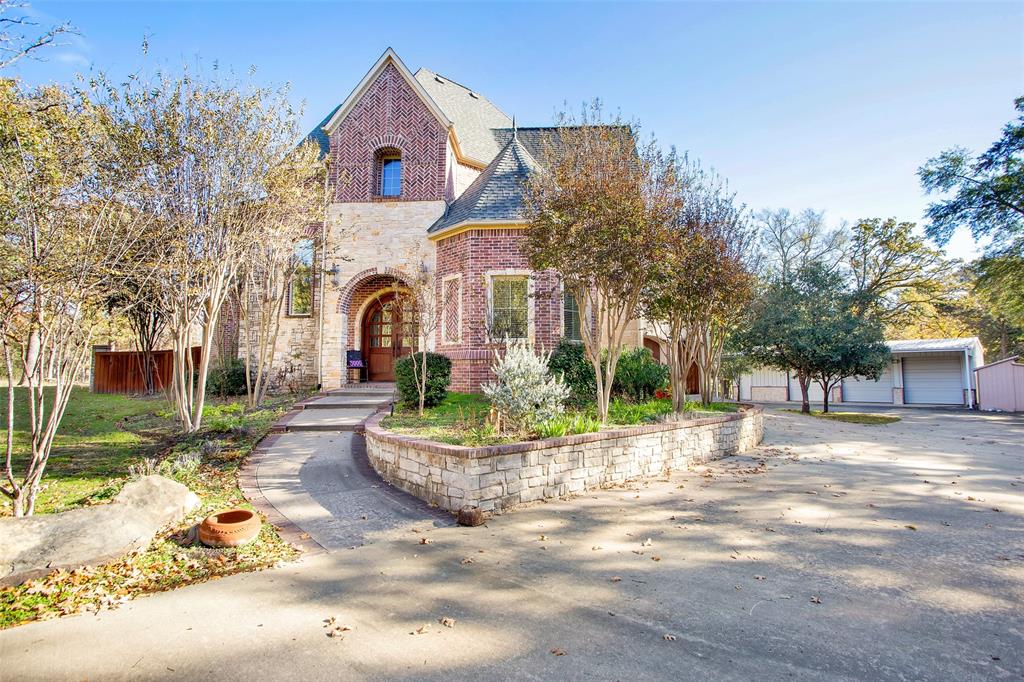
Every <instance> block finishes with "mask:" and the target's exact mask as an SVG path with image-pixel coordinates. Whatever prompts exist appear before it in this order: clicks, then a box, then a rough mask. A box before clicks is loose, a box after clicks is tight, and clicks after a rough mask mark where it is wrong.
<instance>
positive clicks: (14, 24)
mask: <svg viewBox="0 0 1024 682" xmlns="http://www.w3.org/2000/svg"><path fill="white" fill-rule="evenodd" d="M27 10H28V3H27V2H16V1H15V0H0V71H2V70H3V69H6V68H7V67H9V66H13V65H14V64H15V63H17V62H19V61H21V60H22V59H25V58H29V59H31V58H33V57H35V56H37V55H38V54H39V52H40V50H42V49H43V48H45V47H48V46H50V45H56V44H57V41H58V40H60V37H61V36H63V35H69V34H74V33H75V29H74V28H72V27H71V25H70V24H67V23H63V24H59V25H57V26H50V27H48V28H43V29H40V28H39V27H38V26H39V25H38V24H37V23H36V22H35V21H33V20H32V17H31V14H30V13H29V12H28V11H27Z"/></svg>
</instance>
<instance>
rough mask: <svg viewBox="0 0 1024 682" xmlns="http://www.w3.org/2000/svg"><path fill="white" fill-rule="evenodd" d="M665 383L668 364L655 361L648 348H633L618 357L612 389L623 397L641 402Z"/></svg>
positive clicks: (648, 398)
mask: <svg viewBox="0 0 1024 682" xmlns="http://www.w3.org/2000/svg"><path fill="white" fill-rule="evenodd" d="M667 384H668V366H667V365H663V364H661V363H660V362H657V361H656V360H655V359H654V356H653V355H651V351H649V350H648V349H646V348H635V349H633V350H628V351H625V352H624V353H623V354H622V356H621V357H620V358H619V364H618V365H616V367H615V384H614V385H613V386H612V390H613V391H614V392H615V394H616V395H620V396H622V397H623V398H628V399H629V400H633V401H636V402H643V401H645V400H650V399H651V398H653V397H654V394H655V393H656V392H657V391H658V390H660V389H662V388H664V387H665V386H666V385H667Z"/></svg>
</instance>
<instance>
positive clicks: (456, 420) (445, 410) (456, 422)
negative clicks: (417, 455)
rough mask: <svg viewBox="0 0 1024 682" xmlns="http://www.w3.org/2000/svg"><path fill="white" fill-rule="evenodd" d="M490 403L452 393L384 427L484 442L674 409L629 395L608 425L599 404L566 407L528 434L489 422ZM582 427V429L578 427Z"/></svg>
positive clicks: (717, 406)
mask: <svg viewBox="0 0 1024 682" xmlns="http://www.w3.org/2000/svg"><path fill="white" fill-rule="evenodd" d="M490 409H491V406H490V402H489V401H488V399H487V398H486V397H485V396H483V395H480V394H474V393H449V394H448V396H447V397H446V398H445V399H444V402H442V403H441V404H440V405H437V406H435V407H428V408H426V409H425V410H424V414H423V415H422V416H420V415H419V413H418V412H417V410H416V408H415V407H402V406H400V407H397V408H396V411H395V414H393V415H390V416H388V417H385V418H384V419H383V420H382V421H381V424H380V425H381V426H382V427H383V428H385V429H387V430H389V431H392V432H394V433H397V434H401V435H404V436H411V437H413V438H418V439H422V440H432V441H437V442H439V443H448V444H451V445H465V446H468V447H480V446H486V445H501V444H504V443H514V442H517V441H519V440H523V439H524V438H525V439H529V440H537V439H541V438H544V437H557V436H566V435H578V434H581V433H592V432H595V431H599V430H601V429H604V430H609V429H617V428H622V427H627V426H638V425H645V424H657V423H661V422H664V421H665V420H666V419H667V417H668V416H669V414H670V413H671V412H672V401H671V400H670V399H668V398H652V399H650V400H647V401H643V402H630V401H627V400H624V399H621V398H619V399H616V400H614V401H612V403H611V406H610V408H609V410H608V423H607V424H605V425H604V426H603V427H602V426H601V423H600V422H599V421H597V416H596V413H595V410H594V408H593V407H592V406H591V407H589V408H584V409H572V408H570V409H567V410H566V412H565V413H564V415H562V416H561V417H560V418H559V419H558V420H557V422H556V424H554V425H551V427H550V428H549V430H548V432H547V433H542V432H538V431H532V432H528V433H525V434H518V433H511V434H509V433H505V434H498V433H496V432H495V430H494V429H493V427H492V426H491V425H490V424H489V423H488V417H489V415H490ZM738 409H739V407H738V405H737V404H736V403H711V404H710V405H701V404H700V403H699V402H695V401H688V402H687V405H686V412H685V413H684V416H686V417H689V418H700V417H707V416H714V415H717V414H723V413H729V412H736V411H737V410H738ZM562 425H564V426H565V430H564V431H563V432H561V433H550V431H551V430H553V429H554V428H555V427H556V426H562ZM573 427H577V428H573Z"/></svg>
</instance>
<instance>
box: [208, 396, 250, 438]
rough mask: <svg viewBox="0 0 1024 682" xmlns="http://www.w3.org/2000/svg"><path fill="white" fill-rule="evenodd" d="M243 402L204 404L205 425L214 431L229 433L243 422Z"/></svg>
mask: <svg viewBox="0 0 1024 682" xmlns="http://www.w3.org/2000/svg"><path fill="white" fill-rule="evenodd" d="M243 410H244V406H243V405H242V403H225V404H223V405H204V406H203V426H204V427H206V428H207V429H208V430H210V431H212V432H214V433H227V432H229V431H231V430H233V429H234V428H236V427H238V426H241V424H242V412H243Z"/></svg>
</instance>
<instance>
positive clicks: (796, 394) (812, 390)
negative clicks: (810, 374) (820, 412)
mask: <svg viewBox="0 0 1024 682" xmlns="http://www.w3.org/2000/svg"><path fill="white" fill-rule="evenodd" d="M807 397H808V399H810V401H811V402H812V403H820V402H821V401H822V400H824V399H825V392H824V391H822V390H821V386H819V385H818V384H817V383H816V382H814V381H811V383H810V385H809V386H808V387H807ZM789 399H790V400H795V401H796V402H800V401H801V400H802V398H801V397H800V382H799V381H797V379H796V375H793V376H791V377H789Z"/></svg>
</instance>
